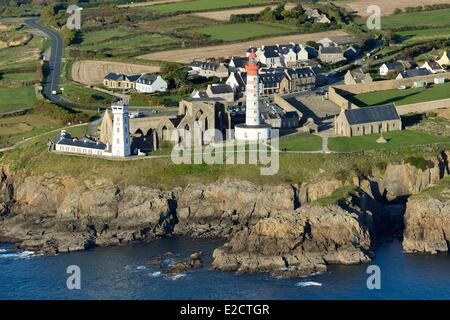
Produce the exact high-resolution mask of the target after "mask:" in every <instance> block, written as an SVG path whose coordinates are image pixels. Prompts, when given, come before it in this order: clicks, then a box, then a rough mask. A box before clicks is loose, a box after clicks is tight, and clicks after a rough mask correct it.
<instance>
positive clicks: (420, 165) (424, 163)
mask: <svg viewBox="0 0 450 320" xmlns="http://www.w3.org/2000/svg"><path fill="white" fill-rule="evenodd" d="M405 163H407V164H410V165H412V166H414V167H416V168H417V169H420V170H422V171H425V170H426V169H431V168H434V163H433V161H431V160H426V159H425V158H423V157H409V158H406V159H405Z"/></svg>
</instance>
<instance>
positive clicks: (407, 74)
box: [400, 68, 430, 78]
mask: <svg viewBox="0 0 450 320" xmlns="http://www.w3.org/2000/svg"><path fill="white" fill-rule="evenodd" d="M400 73H401V74H402V77H403V78H411V77H418V76H426V75H429V74H430V72H429V71H428V70H427V69H425V68H423V69H408V70H405V71H402V72H400Z"/></svg>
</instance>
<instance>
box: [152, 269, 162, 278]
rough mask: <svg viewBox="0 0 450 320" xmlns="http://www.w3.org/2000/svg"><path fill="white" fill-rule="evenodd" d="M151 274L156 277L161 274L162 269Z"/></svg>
mask: <svg viewBox="0 0 450 320" xmlns="http://www.w3.org/2000/svg"><path fill="white" fill-rule="evenodd" d="M149 275H150V276H152V277H155V278H156V277H159V276H160V275H161V272H160V271H156V272H153V273H149Z"/></svg>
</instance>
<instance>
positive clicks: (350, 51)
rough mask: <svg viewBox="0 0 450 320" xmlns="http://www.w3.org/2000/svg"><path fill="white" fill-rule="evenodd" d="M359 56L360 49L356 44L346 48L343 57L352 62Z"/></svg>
mask: <svg viewBox="0 0 450 320" xmlns="http://www.w3.org/2000/svg"><path fill="white" fill-rule="evenodd" d="M360 54H361V48H360V47H359V46H358V45H356V44H352V45H351V46H350V47H348V48H347V50H345V52H344V57H345V58H347V59H348V60H353V59H355V58H356V57H357V56H359V55H360Z"/></svg>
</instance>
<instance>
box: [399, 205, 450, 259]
mask: <svg viewBox="0 0 450 320" xmlns="http://www.w3.org/2000/svg"><path fill="white" fill-rule="evenodd" d="M404 221H405V230H404V233H403V250H405V251H406V252H428V253H437V252H445V251H449V248H450V201H445V202H443V201H441V200H438V199H433V198H430V197H420V198H419V197H418V198H414V199H411V200H410V201H408V204H407V207H406V213H405V216H404Z"/></svg>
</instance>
